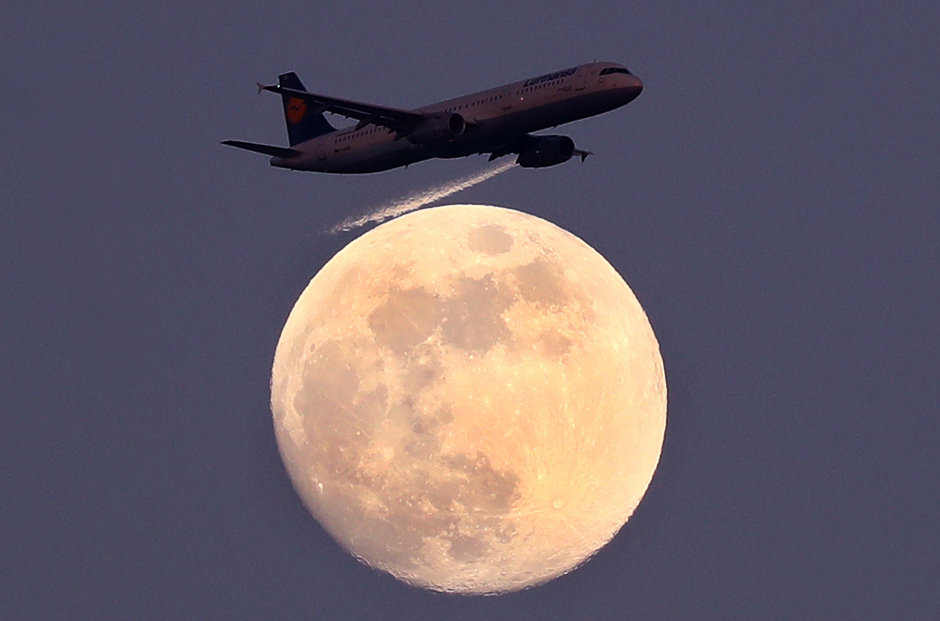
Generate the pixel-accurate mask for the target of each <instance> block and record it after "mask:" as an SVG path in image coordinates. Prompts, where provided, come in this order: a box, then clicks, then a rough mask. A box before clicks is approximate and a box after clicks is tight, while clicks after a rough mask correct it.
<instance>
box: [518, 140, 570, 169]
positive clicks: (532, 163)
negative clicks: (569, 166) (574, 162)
mask: <svg viewBox="0 0 940 621" xmlns="http://www.w3.org/2000/svg"><path fill="white" fill-rule="evenodd" d="M572 155H574V140H572V139H571V138H569V137H568V136H537V137H535V138H533V139H532V140H531V141H529V142H528V144H526V145H525V146H524V147H523V148H522V151H520V152H519V157H518V159H516V163H517V164H519V165H520V166H522V167H523V168H544V167H546V166H554V165H555V164H561V163H563V162H567V161H568V160H570V159H571V156H572Z"/></svg>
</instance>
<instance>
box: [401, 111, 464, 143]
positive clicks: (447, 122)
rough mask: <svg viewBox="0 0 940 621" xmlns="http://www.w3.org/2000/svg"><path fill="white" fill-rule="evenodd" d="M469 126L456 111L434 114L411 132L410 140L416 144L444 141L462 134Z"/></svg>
mask: <svg viewBox="0 0 940 621" xmlns="http://www.w3.org/2000/svg"><path fill="white" fill-rule="evenodd" d="M466 128H467V123H466V122H465V121H464V119H463V117H462V116H461V115H459V114H457V113H456V112H453V113H451V114H442V115H439V116H432V117H430V118H428V119H425V120H424V121H421V123H420V124H419V125H418V126H417V127H415V128H414V129H413V130H412V131H411V132H410V133H409V134H408V140H410V141H411V142H413V143H415V144H428V143H433V142H444V141H445V140H450V139H452V138H456V137H457V136H459V135H461V134H462V133H463V132H464V130H465V129H466Z"/></svg>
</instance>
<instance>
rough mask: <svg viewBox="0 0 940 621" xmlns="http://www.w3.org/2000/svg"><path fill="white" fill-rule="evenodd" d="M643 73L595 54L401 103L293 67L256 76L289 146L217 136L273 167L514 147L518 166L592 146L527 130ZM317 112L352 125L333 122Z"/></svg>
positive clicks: (394, 161)
mask: <svg viewBox="0 0 940 621" xmlns="http://www.w3.org/2000/svg"><path fill="white" fill-rule="evenodd" d="M642 90H643V82H641V81H640V79H639V78H638V77H636V76H635V75H633V74H632V73H630V71H629V70H628V69H627V68H626V67H624V66H623V65H619V64H616V63H608V62H595V63H589V64H585V65H578V66H576V67H570V68H568V69H563V70H561V71H555V72H553V73H546V74H544V75H540V76H537V77H534V78H530V79H527V80H522V81H520V82H514V83H512V84H506V85H504V86H500V87H497V88H493V89H490V90H485V91H480V92H478V93H473V94H471V95H465V96H463V97H457V98H455V99H448V100H446V101H442V102H439V103H435V104H431V105H428V106H424V107H422V108H416V109H414V110H403V109H399V108H389V107H386V106H376V105H372V104H367V103H361V102H357V101H350V100H347V99H339V98H337V97H327V96H325V95H317V94H315V93H310V92H308V91H307V90H306V89H305V88H304V85H303V84H302V83H301V81H300V78H298V77H297V74H295V73H293V72H291V73H284V74H281V75H280V76H278V83H277V84H274V85H264V84H261V83H258V92H259V93H261V92H262V91H269V92H272V93H277V94H279V95H281V99H282V102H283V105H284V116H285V118H286V121H287V135H288V139H289V142H290V146H289V147H279V146H273V145H267V144H258V143H254V142H245V141H242V140H225V141H223V142H222V144H224V145H228V146H232V147H238V148H239V149H247V150H248V151H254V152H256V153H261V154H263V155H269V156H271V160H270V163H271V165H272V166H277V167H280V168H288V169H291V170H302V171H314V172H325V173H338V174H357V173H373V172H379V171H383V170H390V169H393V168H398V167H400V166H408V165H410V164H414V163H416V162H420V161H423V160H428V159H431V158H456V157H466V156H469V155H476V154H487V153H488V154H489V160H490V161H492V160H494V159H496V158H499V157H503V156H506V155H509V154H516V155H517V159H516V163H517V164H518V165H519V166H521V167H523V168H543V167H547V166H554V165H556V164H561V163H563V162H567V161H568V160H569V159H571V158H572V157H573V156H575V155H577V156H579V157H580V158H581V161H582V162H583V161H584V159H585V158H586V157H587V156H588V155H591V152H590V151H583V150H581V149H576V148H575V145H574V141H573V140H572V139H571V138H569V137H568V136H559V135H535V134H534V133H533V132H537V131H540V130H543V129H547V128H549V127H555V126H558V125H562V124H564V123H570V122H572V121H577V120H579V119H584V118H587V117H591V116H595V115H598V114H603V113H605V112H609V111H611V110H614V109H616V108H619V107H621V106H624V105H626V104H628V103H630V102H631V101H633V100H634V99H636V98H637V96H639V94H640V92H641V91H642ZM324 113H330V114H334V115H341V116H344V117H347V118H350V119H353V120H355V121H356V123H355V125H349V126H348V127H343V128H339V129H337V128H335V127H333V126H332V125H331V124H330V122H329V121H327V119H326V117H325V116H324Z"/></svg>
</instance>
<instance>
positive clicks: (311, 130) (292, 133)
mask: <svg viewBox="0 0 940 621" xmlns="http://www.w3.org/2000/svg"><path fill="white" fill-rule="evenodd" d="M277 83H278V84H279V85H280V86H283V87H284V88H289V89H292V90H295V91H305V90H307V89H305V88H304V85H303V83H302V82H301V81H300V78H298V77H297V74H296V73H294V72H293V71H291V72H290V73H282V74H281V75H279V76H278V77H277ZM281 99H282V100H283V101H284V118H285V119H286V120H287V138H288V141H289V142H290V146H292V147H293V146H294V145H296V144H300V143H301V142H304V141H307V140H310V139H311V138H316V137H317V136H322V135H323V134H328V133H330V132H332V131H335V129H336V128H334V127H333V126H332V125H330V122H329V121H327V120H326V117H325V116H323V113H322V112H315V111H313V110H309V109H308V108H307V102H306V101H304V100H303V99H300V98H299V97H291V96H290V95H281Z"/></svg>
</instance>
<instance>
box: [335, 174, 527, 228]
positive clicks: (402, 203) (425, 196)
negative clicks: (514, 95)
mask: <svg viewBox="0 0 940 621" xmlns="http://www.w3.org/2000/svg"><path fill="white" fill-rule="evenodd" d="M515 165H516V162H515V160H513V159H510V160H508V161H504V162H500V163H498V164H496V165H494V166H491V167H488V168H485V169H483V170H481V171H480V172H478V173H476V174H473V175H470V176H468V177H463V178H460V179H455V180H453V181H448V182H446V183H444V184H442V185H439V186H437V187H433V188H429V189H427V190H422V191H421V192H417V193H415V194H411V195H410V196H406V197H405V198H400V199H398V200H397V201H395V202H393V203H391V204H388V205H383V206H381V207H377V208H375V209H373V210H372V211H370V212H369V213H367V214H366V215H364V216H359V217H357V218H347V219H346V220H343V221H342V222H340V223H339V224H337V225H336V226H334V227H333V228H331V229H330V230H329V232H330V233H331V234H335V233H339V232H341V231H351V230H352V229H355V228H359V227H360V226H363V225H364V224H369V223H371V222H384V221H385V220H388V219H389V218H394V217H395V216H400V215H402V214H406V213H408V212H409V211H415V210H417V209H421V208H422V207H424V206H426V205H429V204H431V203H433V202H434V201H439V200H441V199H442V198H447V197H448V196H450V195H451V194H456V193H457V192H459V191H461V190H466V189H467V188H471V187H473V186H475V185H476V184H478V183H482V182H484V181H486V180H487V179H490V178H492V177H495V176H496V175H498V174H499V173H502V172H506V171H507V170H509V169H510V168H512V167H513V166H515Z"/></svg>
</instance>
